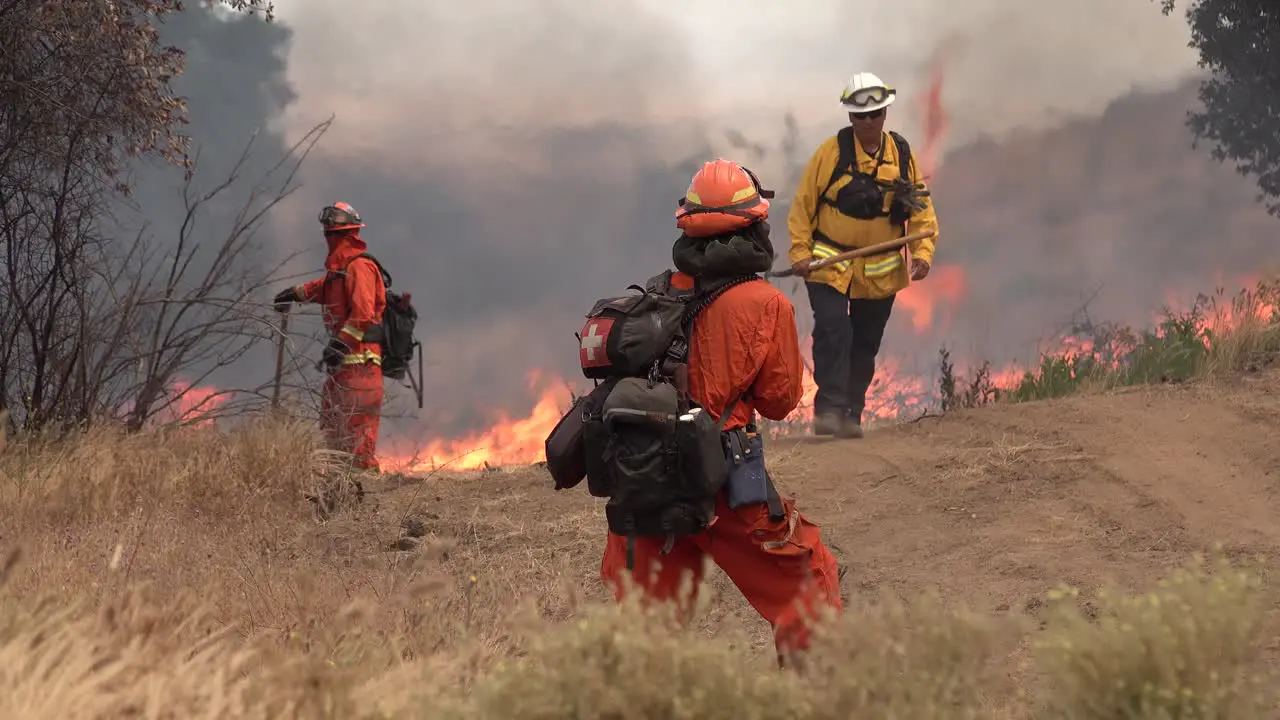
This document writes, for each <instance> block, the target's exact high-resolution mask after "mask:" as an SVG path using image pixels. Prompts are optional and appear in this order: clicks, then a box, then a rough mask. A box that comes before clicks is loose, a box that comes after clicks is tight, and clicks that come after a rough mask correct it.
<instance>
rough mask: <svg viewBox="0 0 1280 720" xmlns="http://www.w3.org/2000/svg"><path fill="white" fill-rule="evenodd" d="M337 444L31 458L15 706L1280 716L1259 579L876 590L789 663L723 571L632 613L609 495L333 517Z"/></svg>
mask: <svg viewBox="0 0 1280 720" xmlns="http://www.w3.org/2000/svg"><path fill="white" fill-rule="evenodd" d="M331 460H332V458H331V457H329V456H327V455H326V454H325V452H324V451H322V450H321V449H320V444H319V441H318V437H317V436H316V434H315V432H314V431H313V429H312V428H311V427H310V426H309V425H306V424H289V423H278V422H274V421H270V420H266V419H263V420H258V421H254V422H251V423H249V424H246V425H245V426H243V427H241V428H238V429H235V430H231V431H227V432H217V431H212V430H188V431H181V432H176V433H170V434H167V435H160V434H142V435H124V434H117V433H114V432H112V431H110V430H103V431H95V432H93V433H90V434H88V435H85V436H82V437H78V438H76V439H74V440H72V441H69V442H66V443H62V444H27V443H11V444H10V445H9V446H8V447H5V448H3V451H2V452H0V557H3V558H5V559H4V561H3V564H2V565H0V576H2V577H0V583H2V586H0V687H4V688H6V690H5V691H4V692H0V717H15V718H18V717H21V718H35V719H36V720H40V719H42V718H55V717H56V718H118V717H142V718H201V717H221V718H225V717H249V718H256V717H262V718H267V717H271V718H292V717H300V718H302V717H305V718H389V717H394V718H446V719H448V718H455V719H458V720H462V719H473V718H474V719H480V718H513V719H514V720H533V719H535V718H538V719H541V718H546V719H550V718H711V719H713V720H714V719H715V718H733V719H734V720H742V719H747V718H762V719H763V718H822V719H825V718H831V719H833V720H834V719H835V718H842V719H843V718H850V717H885V718H920V719H924V720H928V719H930V718H988V717H1036V718H1055V719H1057V718H1062V719H1071V720H1074V719H1077V718H1079V719H1085V718H1118V717H1131V718H1148V717H1149V718H1227V717H1230V718H1243V719H1244V720H1251V719H1252V718H1263V717H1274V716H1275V712H1276V711H1275V707H1276V706H1275V697H1274V695H1275V692H1274V690H1275V688H1276V687H1280V683H1276V682H1274V679H1273V678H1272V676H1271V675H1269V674H1268V670H1267V666H1266V662H1265V653H1264V650H1265V647H1264V646H1265V643H1266V640H1267V635H1266V633H1265V632H1264V631H1263V628H1264V627H1269V626H1268V625H1264V623H1265V622H1267V621H1268V615H1267V613H1268V611H1269V607H1270V605H1269V603H1268V600H1269V598H1270V596H1269V595H1268V592H1269V591H1268V589H1267V587H1266V585H1265V584H1264V583H1263V582H1262V580H1263V578H1264V574H1263V573H1262V572H1260V571H1259V570H1257V569H1254V568H1250V567H1236V566H1232V565H1226V564H1223V565H1217V566H1205V565H1195V564H1193V565H1189V566H1188V567H1187V568H1186V569H1185V570H1183V571H1181V572H1180V573H1177V574H1174V575H1173V576H1172V577H1171V578H1170V581H1169V583H1168V584H1167V585H1165V586H1162V587H1159V588H1154V589H1153V590H1152V593H1153V594H1147V593H1138V594H1135V595H1132V596H1126V595H1123V594H1116V592H1115V591H1113V592H1112V594H1110V595H1109V594H1105V593H1104V594H1102V595H1099V596H1097V597H1090V593H1089V592H1088V590H1087V589H1086V590H1077V591H1072V592H1069V593H1063V594H1061V597H1060V598H1059V600H1058V602H1057V603H1056V604H1055V605H1054V613H1053V614H1051V615H1050V616H1049V617H1048V618H1047V619H1045V623H1046V624H1045V626H1044V628H1041V627H1040V626H1039V624H1038V621H1039V619H1038V618H1035V617H1031V616H1028V615H1023V614H1018V613H1008V614H1001V615H992V614H990V613H980V612H970V611H967V610H965V609H964V608H962V607H957V606H955V605H954V603H951V602H944V601H943V600H942V599H940V598H937V597H931V596H924V597H919V598H898V597H895V596H892V595H883V596H875V597H859V596H857V595H854V596H853V597H851V598H850V601H849V610H848V612H847V613H845V614H844V615H843V616H842V617H839V618H831V619H829V620H828V621H827V622H826V623H824V625H823V626H822V627H820V628H819V630H818V634H817V640H816V644H815V647H814V650H813V652H812V653H811V654H810V655H809V656H808V657H807V658H806V661H805V664H804V666H803V668H802V669H799V670H795V671H790V670H788V671H778V670H777V669H776V668H774V667H772V666H771V664H770V662H768V661H767V658H768V657H769V656H770V655H771V653H769V652H767V651H761V649H760V648H761V644H762V643H761V638H760V637H759V636H758V634H754V635H753V633H752V631H750V630H749V629H747V628H734V627H731V626H729V625H727V624H726V623H725V622H724V621H723V619H722V615H723V613H722V607H723V603H724V600H723V599H721V598H718V597H717V596H716V594H715V588H714V587H711V586H706V587H704V588H702V591H701V592H700V594H699V598H700V599H699V602H698V604H697V605H696V612H695V614H694V617H693V620H692V621H691V622H686V623H678V622H676V621H675V620H674V618H673V616H671V615H670V614H668V613H667V612H666V609H664V608H661V607H659V608H648V609H646V608H641V607H639V606H638V605H633V604H630V603H628V604H624V605H615V604H613V603H612V602H610V601H609V599H608V595H607V593H605V592H604V591H603V588H601V587H599V585H598V580H596V579H595V573H596V568H597V563H598V559H599V556H598V541H599V528H600V526H601V524H602V522H603V520H602V517H601V512H600V508H599V506H598V505H595V504H592V503H591V502H590V501H589V500H586V499H584V498H581V497H575V498H570V497H568V495H567V494H565V493H560V494H556V493H552V492H551V491H550V489H549V486H548V485H546V484H545V483H543V482H542V480H543V478H540V477H532V476H529V475H528V474H530V473H535V474H536V473H543V472H545V471H543V470H540V469H537V468H533V469H524V470H513V471H510V472H502V471H497V472H484V473H473V474H471V475H467V476H457V477H451V478H443V477H441V478H434V479H432V480H429V481H426V482H419V483H415V484H410V485H408V486H405V487H402V488H399V489H395V490H387V488H384V487H380V486H373V485H371V490H372V492H371V494H370V496H369V497H368V498H367V499H366V502H365V504H364V505H362V506H360V507H356V508H350V509H348V510H347V511H346V512H344V513H341V514H339V515H336V516H334V517H333V518H331V519H329V520H327V521H324V522H320V521H318V520H317V518H316V516H315V515H314V513H313V510H312V507H311V505H310V504H309V503H308V502H306V500H305V499H304V497H305V495H306V494H307V493H308V492H310V491H311V490H312V489H313V487H314V485H315V484H316V483H317V482H318V480H317V477H318V475H319V474H321V473H333V472H336V470H335V468H334V467H333V465H332V463H331ZM522 473H523V474H524V475H522ZM464 487H465V488H468V489H469V490H468V491H470V489H474V488H475V487H481V488H488V489H487V490H482V491H481V492H477V493H473V494H471V495H468V496H466V497H467V498H469V499H468V500H467V501H465V502H464V501H462V499H461V498H462V497H463V496H462V495H461V492H462V490H461V488H464ZM526 490H527V491H526ZM540 503H541V504H540ZM513 506H518V507H519V508H520V512H515V511H513V509H512V508H513ZM415 525H417V526H424V527H419V528H418V529H417V530H413V531H407V530H405V529H404V528H412V527H414V526H415ZM406 535H414V536H417V537H413V538H412V542H408V543H405V542H400V541H402V540H404V539H405V537H404V536H406ZM392 548H399V549H396V550H393V549H392ZM1112 598H1115V599H1114V601H1113V600H1112ZM1152 598H1154V599H1155V600H1154V601H1153V600H1152ZM764 644H765V645H767V641H766V642H765V643H764ZM762 660H763V661H762ZM1022 679H1025V682H1023V681H1022Z"/></svg>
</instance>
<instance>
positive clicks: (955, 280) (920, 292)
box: [897, 49, 966, 333]
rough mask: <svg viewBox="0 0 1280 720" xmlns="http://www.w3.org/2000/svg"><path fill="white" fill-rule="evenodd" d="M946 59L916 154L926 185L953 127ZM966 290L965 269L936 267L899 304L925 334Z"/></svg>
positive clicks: (935, 74)
mask: <svg viewBox="0 0 1280 720" xmlns="http://www.w3.org/2000/svg"><path fill="white" fill-rule="evenodd" d="M943 58H944V53H943V50H942V49H939V50H938V51H937V52H936V53H934V56H933V59H932V61H931V63H930V68H929V85H928V87H927V88H926V90H925V92H924V94H923V97H922V104H923V105H924V120H923V122H922V123H921V143H920V149H919V151H918V152H917V153H916V163H917V166H918V167H919V169H920V174H921V175H922V176H923V177H924V179H925V182H926V183H927V182H928V181H929V179H930V178H932V177H933V174H934V172H935V171H936V170H937V169H938V164H939V159H940V158H941V150H942V145H943V143H944V142H945V141H946V137H947V130H948V128H949V127H950V125H951V120H950V115H949V114H948V113H947V109H946V106H945V105H944V104H943V102H942V87H943V72H942V69H943ZM965 290H966V281H965V275H964V270H963V269H962V268H960V267H956V266H940V267H934V268H933V269H932V270H931V271H930V272H929V277H928V278H926V279H925V280H923V281H922V282H920V283H912V284H911V285H909V286H908V287H907V288H906V289H905V290H903V291H902V292H900V293H898V300H897V304H898V305H899V306H900V307H902V308H903V309H904V310H906V312H907V313H909V314H910V315H911V326H912V328H914V329H915V331H916V332H917V333H923V332H925V331H926V330H929V329H930V328H932V327H933V321H934V308H935V307H936V306H937V305H938V304H939V302H943V303H945V304H946V305H947V306H951V305H954V304H956V303H958V302H959V301H960V300H961V299H962V298H963V297H964V295H965Z"/></svg>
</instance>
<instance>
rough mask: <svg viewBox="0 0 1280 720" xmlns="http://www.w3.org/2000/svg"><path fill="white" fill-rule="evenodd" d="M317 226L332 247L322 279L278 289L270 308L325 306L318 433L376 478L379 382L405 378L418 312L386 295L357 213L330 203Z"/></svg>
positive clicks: (387, 279)
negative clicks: (326, 340)
mask: <svg viewBox="0 0 1280 720" xmlns="http://www.w3.org/2000/svg"><path fill="white" fill-rule="evenodd" d="M320 225H321V227H322V228H323V230H324V237H325V241H326V242H327V243H328V249H329V252H328V255H327V256H326V257H325V261H324V267H325V270H326V272H325V274H324V275H323V276H321V277H318V278H315V279H313V280H310V281H308V282H305V283H303V284H301V285H297V286H294V287H291V288H289V289H287V290H283V291H281V292H280V293H279V294H277V295H276V296H275V298H274V302H275V309H276V310H277V311H278V312H282V313H283V312H288V309H289V306H290V304H291V303H295V302H296V303H316V304H319V305H321V306H322V308H323V318H324V325H325V329H326V330H327V331H328V334H329V338H330V339H329V343H328V345H326V346H325V348H324V352H323V354H322V356H321V363H320V364H321V365H322V366H323V367H324V369H325V371H326V378H325V383H324V387H323V389H322V391H321V406H320V425H321V429H322V430H323V431H324V435H325V438H326V440H327V441H328V442H329V444H330V445H331V446H332V447H333V448H335V449H337V450H341V451H343V452H346V453H349V454H350V456H351V458H352V460H351V463H352V465H354V466H355V467H356V468H358V469H361V470H367V471H372V472H375V473H376V472H379V471H380V465H379V462H378V457H377V446H378V426H379V422H380V419H381V414H382V401H383V395H384V390H383V385H382V383H383V378H384V377H392V378H399V377H403V376H404V374H405V373H406V371H407V368H408V359H409V357H410V356H411V355H412V353H413V350H414V349H416V348H417V347H418V343H417V342H416V341H415V340H413V326H414V322H415V321H416V319H417V312H416V311H415V310H414V309H413V307H412V305H411V304H410V302H409V300H410V297H409V294H408V293H405V294H403V295H396V294H394V293H390V292H388V287H390V284H391V276H390V275H389V274H388V273H387V272H386V271H385V270H384V269H383V268H382V265H381V264H380V263H379V262H378V261H377V259H376V258H374V257H373V256H372V255H370V254H369V253H368V252H367V249H368V247H367V245H366V244H365V241H364V239H363V238H361V237H360V228H362V227H365V224H364V223H363V222H361V220H360V214H359V213H358V212H356V210H355V208H353V207H351V205H349V204H347V203H345V202H338V203H334V204H333V205H329V206H328V207H325V208H324V209H323V210H321V211H320ZM419 362H421V355H419ZM419 407H421V396H419Z"/></svg>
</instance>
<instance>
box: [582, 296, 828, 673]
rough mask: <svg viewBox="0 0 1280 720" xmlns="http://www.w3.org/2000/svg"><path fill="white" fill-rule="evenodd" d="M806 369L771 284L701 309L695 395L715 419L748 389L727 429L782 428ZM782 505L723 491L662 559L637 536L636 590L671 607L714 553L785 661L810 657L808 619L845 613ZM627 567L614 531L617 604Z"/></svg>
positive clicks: (820, 552) (809, 531) (808, 528)
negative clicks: (703, 524) (707, 516)
mask: <svg viewBox="0 0 1280 720" xmlns="http://www.w3.org/2000/svg"><path fill="white" fill-rule="evenodd" d="M692 283H693V279H692V278H691V277H690V276H689V275H686V274H684V273H674V274H673V275H672V284H673V285H675V286H676V287H681V288H686V289H687V288H689V287H692ZM802 362H803V361H802V360H801V356H800V347H799V342H798V334H797V332H796V322H795V308H794V307H793V306H792V305H791V303H790V301H788V300H787V298H786V297H785V296H784V295H783V294H782V293H781V292H779V291H778V290H777V288H775V287H773V286H772V285H770V284H769V283H766V282H747V283H743V284H741V285H737V286H735V287H732V288H730V289H729V290H728V291H726V292H725V293H724V294H723V295H721V296H720V297H719V298H718V299H717V300H716V301H715V302H714V303H712V304H711V305H710V306H708V307H707V308H706V309H705V310H703V311H702V313H701V314H700V315H699V317H698V322H697V323H696V324H695V325H694V332H693V337H692V339H691V341H690V352H689V393H690V395H691V396H692V397H693V399H694V400H696V401H697V402H698V403H699V404H701V405H702V406H704V407H707V408H708V409H709V411H711V412H717V409H719V408H723V407H725V406H726V405H727V404H728V403H729V401H730V400H731V399H732V398H733V397H734V396H736V395H739V394H741V393H743V392H744V391H746V390H748V389H750V394H749V395H748V396H747V397H744V398H743V399H742V400H741V401H739V403H738V406H737V407H736V408H735V409H734V412H733V415H732V416H731V417H730V419H729V420H728V421H727V422H726V423H725V429H726V430H731V429H734V428H740V427H743V426H744V425H746V423H747V421H748V419H749V418H750V417H751V413H752V411H753V410H754V411H755V412H758V413H760V414H761V415H763V416H764V417H767V418H770V419H772V420H781V419H783V418H785V417H786V416H787V414H788V413H790V412H791V411H792V410H793V409H795V407H796V405H797V404H799V402H800V399H801V396H802V394H803V387H802V382H801V381H802V371H803V364H802ZM781 500H782V505H783V509H784V511H785V513H784V514H785V515H786V518H785V519H782V520H781V521H773V520H770V518H769V510H768V506H767V505H766V504H765V503H760V504H758V505H754V506H745V507H740V508H738V509H736V510H732V509H730V508H729V503H728V493H727V491H722V492H721V493H720V497H719V498H718V499H717V504H716V518H715V520H714V522H713V523H712V525H711V526H710V527H709V528H707V529H706V530H705V531H703V532H702V533H699V534H698V535H690V536H685V537H680V538H677V539H676V541H675V543H674V544H673V545H672V547H671V549H670V552H669V553H667V554H665V555H664V554H663V553H662V546H663V544H664V542H665V538H651V537H638V538H635V571H634V573H633V576H632V579H633V582H634V583H635V585H636V586H637V587H639V588H641V589H642V590H643V591H644V592H645V594H646V597H650V598H653V599H657V600H671V599H673V598H675V596H676V594H677V593H678V592H679V591H680V589H681V588H680V583H681V581H682V580H683V578H684V576H685V574H686V573H688V574H690V575H691V576H692V580H693V582H694V584H695V585H694V586H695V587H696V583H698V582H699V581H700V580H701V576H702V562H703V557H704V555H710V556H711V559H712V560H713V561H714V562H715V563H716V565H718V566H719V567H720V568H721V569H722V570H724V572H725V574H726V575H728V576H729V579H731V580H732V581H733V583H734V584H735V585H737V587H738V589H739V590H740V591H742V594H743V595H744V596H745V597H746V599H747V601H748V602H750V603H751V605H752V607H754V608H755V609H756V611H757V612H759V613H760V614H761V616H763V617H764V618H765V620H768V621H769V623H770V624H771V625H772V626H773V628H774V640H775V645H776V648H777V651H778V657H779V662H780V663H781V662H782V661H783V658H784V657H785V656H786V655H787V654H789V653H790V652H793V651H797V650H804V649H807V648H808V646H809V642H810V632H809V629H808V623H807V622H806V619H807V618H809V617H812V616H813V613H814V611H815V610H816V609H817V608H818V607H819V606H820V605H823V604H825V605H829V606H831V607H833V608H835V609H836V610H842V609H843V604H842V602H841V600H840V588H839V579H838V568H837V566H836V560H835V557H834V556H833V555H832V554H831V551H830V550H828V549H827V546H826V545H825V544H823V542H822V538H821V536H820V532H819V530H818V527H817V526H816V525H814V524H813V523H812V522H810V521H809V520H808V519H807V518H806V517H805V516H804V515H802V514H800V512H799V511H798V510H797V509H796V508H795V503H794V502H793V501H792V500H791V499H789V498H786V497H783V498H781ZM792 522H794V528H792V527H791V523H792ZM626 567H627V539H626V538H625V537H623V536H621V535H616V534H614V533H612V532H610V533H609V536H608V539H607V541H606V544H605V551H604V558H603V560H602V561H601V567H600V575H601V579H602V580H604V582H605V585H606V586H611V587H612V589H613V592H614V596H615V597H616V598H617V599H618V600H621V599H622V597H623V593H624V588H623V585H622V578H623V575H624V574H625V573H626ZM688 599H689V600H690V601H692V598H688Z"/></svg>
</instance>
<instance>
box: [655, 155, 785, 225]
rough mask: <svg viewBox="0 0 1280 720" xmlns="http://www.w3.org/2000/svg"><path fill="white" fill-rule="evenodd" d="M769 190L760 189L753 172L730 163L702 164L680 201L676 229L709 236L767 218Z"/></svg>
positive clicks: (770, 194)
mask: <svg viewBox="0 0 1280 720" xmlns="http://www.w3.org/2000/svg"><path fill="white" fill-rule="evenodd" d="M771 197H773V191H772V190H764V189H762V188H761V187H760V180H759V179H757V178H756V176H755V173H753V172H751V171H750V170H748V169H747V168H745V167H743V166H742V165H739V164H738V163H736V162H733V161H732V160H724V159H720V158H717V159H715V160H711V161H710V162H707V163H704V164H703V166H702V169H701V170H699V171H698V172H697V173H696V174H694V176H693V180H691V181H690V182H689V190H688V192H686V193H685V196H684V197H682V198H680V207H679V208H678V209H677V210H676V227H678V228H680V229H681V230H683V231H684V234H685V235H688V236H689V237H711V236H713V235H721V234H723V233H728V232H734V231H735V230H742V229H743V228H746V227H748V226H750V225H752V224H754V223H757V222H760V221H761V220H765V219H767V218H768V217H769V200H768V198H771Z"/></svg>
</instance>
